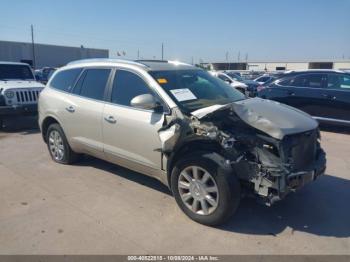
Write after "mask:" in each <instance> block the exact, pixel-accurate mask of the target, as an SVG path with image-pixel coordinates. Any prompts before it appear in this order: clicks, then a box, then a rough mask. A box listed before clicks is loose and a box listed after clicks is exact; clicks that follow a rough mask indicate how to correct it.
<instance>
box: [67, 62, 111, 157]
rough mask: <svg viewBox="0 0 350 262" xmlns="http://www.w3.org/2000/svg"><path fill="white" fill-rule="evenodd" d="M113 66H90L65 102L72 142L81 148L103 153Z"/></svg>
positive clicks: (97, 154)
mask: <svg viewBox="0 0 350 262" xmlns="http://www.w3.org/2000/svg"><path fill="white" fill-rule="evenodd" d="M110 73H111V69H108V68H87V69H85V70H84V72H83V73H82V75H81V76H80V78H79V80H78V82H77V84H76V85H75V87H74V89H73V92H72V94H71V95H70V98H69V100H67V105H66V108H65V109H66V117H65V122H66V125H67V127H68V128H67V132H68V134H67V135H68V136H69V138H70V143H71V144H72V146H73V147H75V148H78V150H79V151H81V152H86V153H89V154H92V155H94V156H103V140H102V114H103V108H104V105H105V102H104V98H105V92H106V87H107V84H108V81H109V77H110Z"/></svg>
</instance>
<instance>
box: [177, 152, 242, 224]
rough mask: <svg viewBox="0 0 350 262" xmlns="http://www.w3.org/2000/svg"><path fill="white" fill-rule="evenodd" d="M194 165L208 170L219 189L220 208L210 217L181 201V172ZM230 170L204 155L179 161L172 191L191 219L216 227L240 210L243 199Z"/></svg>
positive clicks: (195, 155)
mask: <svg viewBox="0 0 350 262" xmlns="http://www.w3.org/2000/svg"><path fill="white" fill-rule="evenodd" d="M193 165H196V166H199V167H202V168H203V169H205V170H207V171H208V172H209V173H210V174H211V175H212V177H213V178H214V180H215V183H216V185H217V187H218V190H219V203H218V207H217V208H216V210H215V211H214V212H213V213H212V214H210V215H206V216H205V215H199V214H195V213H193V212H192V211H191V210H190V209H189V208H188V207H187V206H186V205H185V204H184V203H183V202H182V200H181V196H180V194H179V191H178V178H179V175H180V172H181V171H182V170H183V169H184V168H186V167H188V166H193ZM230 170H231V169H224V168H222V167H220V166H219V165H218V164H217V163H216V162H214V161H213V160H211V159H209V158H205V157H204V156H203V154H193V155H191V156H184V157H183V158H182V159H181V160H179V161H178V162H177V163H176V164H175V166H174V168H173V170H172V174H171V189H172V192H173V194H174V197H175V200H176V202H177V204H178V205H179V207H180V208H181V210H182V211H183V212H184V213H185V214H186V215H187V216H189V217H190V218H191V219H193V220H195V221H196V222H198V223H201V224H204V225H209V226H215V225H220V224H222V223H224V222H226V221H227V220H228V219H229V218H230V217H231V216H232V214H233V213H234V212H235V211H236V209H237V208H238V206H239V202H240V198H241V193H240V184H239V181H238V179H237V177H236V176H235V174H234V173H233V172H232V171H231V172H230Z"/></svg>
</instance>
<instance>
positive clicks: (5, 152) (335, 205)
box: [0, 119, 350, 254]
mask: <svg viewBox="0 0 350 262" xmlns="http://www.w3.org/2000/svg"><path fill="white" fill-rule="evenodd" d="M16 122H17V123H19V124H16V125H14V124H13V123H7V125H8V126H7V127H6V128H5V129H4V130H3V132H0V203H1V204H0V254H141V253H142V254H175V253H176V254H350V205H349V200H350V161H349V159H350V157H349V156H350V133H349V132H341V133H339V132H334V130H332V129H331V130H330V131H329V130H328V131H323V132H322V144H323V147H324V148H325V150H326V152H327V158H328V168H327V172H326V173H327V175H325V176H323V177H321V178H320V179H319V180H318V181H316V182H314V183H312V184H310V185H308V186H307V187H305V188H303V189H302V190H300V191H299V192H297V193H295V194H292V195H290V196H289V197H287V199H285V200H284V201H283V202H280V203H277V204H276V205H274V206H273V207H270V208H269V207H265V206H262V205H260V204H257V203H256V202H255V201H254V200H251V199H245V200H243V201H242V202H241V206H240V208H239V210H238V212H237V214H236V216H235V217H234V218H233V219H232V220H231V221H230V222H229V223H228V224H227V225H225V226H222V227H220V228H210V227H205V226H202V225H199V224H196V223H195V222H193V221H191V220H189V219H188V218H187V217H186V216H185V215H184V214H183V213H182V212H181V211H180V210H179V209H178V207H177V206H176V204H175V201H174V200H173V198H172V197H171V195H170V192H169V191H168V189H167V188H166V187H165V186H163V185H162V184H161V183H159V182H158V181H156V180H154V179H152V178H148V177H145V176H143V175H141V174H138V173H134V172H131V171H129V170H126V169H124V168H121V167H119V166H115V165H112V164H109V163H106V162H103V161H100V160H96V159H93V158H88V157H87V158H85V159H84V160H83V161H82V162H80V163H78V164H76V165H74V166H64V165H58V164H55V163H54V162H53V161H52V160H51V159H50V158H49V154H48V152H47V149H46V145H45V144H44V143H43V141H42V139H41V135H40V133H39V131H38V130H37V129H36V128H35V120H33V119H19V120H18V121H16ZM338 131H339V129H338Z"/></svg>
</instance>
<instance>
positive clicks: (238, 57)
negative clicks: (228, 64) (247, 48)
mask: <svg viewBox="0 0 350 262" xmlns="http://www.w3.org/2000/svg"><path fill="white" fill-rule="evenodd" d="M237 60H238V62H239V61H240V60H241V51H239V52H238V56H237Z"/></svg>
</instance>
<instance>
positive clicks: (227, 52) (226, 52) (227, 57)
mask: <svg viewBox="0 0 350 262" xmlns="http://www.w3.org/2000/svg"><path fill="white" fill-rule="evenodd" d="M225 56H226V62H228V51H226V54H225Z"/></svg>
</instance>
